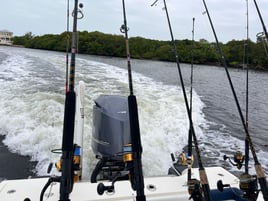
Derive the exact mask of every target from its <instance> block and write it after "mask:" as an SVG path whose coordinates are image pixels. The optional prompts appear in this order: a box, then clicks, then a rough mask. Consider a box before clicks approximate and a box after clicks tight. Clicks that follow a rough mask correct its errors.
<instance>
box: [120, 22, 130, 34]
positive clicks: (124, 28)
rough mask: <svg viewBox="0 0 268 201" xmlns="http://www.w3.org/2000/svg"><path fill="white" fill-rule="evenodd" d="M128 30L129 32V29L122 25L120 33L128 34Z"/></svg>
mask: <svg viewBox="0 0 268 201" xmlns="http://www.w3.org/2000/svg"><path fill="white" fill-rule="evenodd" d="M128 30H129V28H128V27H126V26H125V25H124V24H122V25H121V27H120V32H121V33H126V32H128Z"/></svg>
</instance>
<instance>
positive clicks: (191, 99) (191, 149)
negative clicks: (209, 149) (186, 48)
mask: <svg viewBox="0 0 268 201" xmlns="http://www.w3.org/2000/svg"><path fill="white" fill-rule="evenodd" d="M194 22H195V18H193V29H192V51H191V54H192V55H191V57H192V59H191V80H190V85H191V87H190V115H191V117H192V110H193V74H194V68H193V67H194ZM192 138H193V136H192V130H191V126H190V128H189V134H188V157H190V159H191V157H192V152H193V147H192V141H193V140H192ZM191 163H192V161H191ZM191 163H190V164H188V181H189V180H190V179H191Z"/></svg>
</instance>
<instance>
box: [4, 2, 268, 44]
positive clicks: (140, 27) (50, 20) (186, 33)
mask: <svg viewBox="0 0 268 201" xmlns="http://www.w3.org/2000/svg"><path fill="white" fill-rule="evenodd" d="M73 1H74V0H70V7H71V8H70V9H71V10H72V9H73ZM248 1H249V33H250V38H251V40H253V41H255V40H256V34H257V33H258V32H261V31H262V25H261V23H260V20H259V17H258V15H257V11H256V8H255V5H254V3H253V0H248ZM79 2H81V3H83V4H84V8H83V13H84V18H83V19H81V20H79V22H78V29H79V30H80V31H84V30H86V31H89V32H91V31H100V32H104V33H111V34H121V33H120V31H119V28H120V26H121V24H122V23H123V17H122V16H123V14H122V1H121V0H83V1H82V0H80V1H79ZM125 2H126V9H127V20H128V26H129V28H130V30H129V36H130V37H132V36H141V37H144V38H150V39H157V40H170V34H169V29H168V24H167V19H166V15H165V12H164V10H163V9H162V8H163V7H164V5H163V1H162V0H159V2H158V3H157V5H156V6H154V7H151V4H152V3H153V2H154V0H125ZM166 2H167V7H168V11H169V16H170V20H171V24H172V27H173V34H174V37H175V38H176V39H187V38H188V39H191V38H192V19H193V17H195V39H196V40H199V39H201V38H204V39H207V40H209V41H211V42H212V41H214V37H213V35H212V31H211V27H210V24H209V21H208V18H207V15H206V14H203V13H204V10H205V9H204V5H203V2H202V0H166ZM0 3H1V4H0V5H1V7H0V19H1V20H0V30H3V29H6V30H9V31H11V32H13V33H14V35H17V36H20V35H24V34H25V33H26V32H32V33H33V34H34V35H43V34H48V33H55V34H58V33H62V32H64V31H65V30H66V18H67V11H66V10H67V0H7V1H5V2H4V0H0ZM206 3H207V7H208V9H209V12H210V15H211V17H212V20H213V23H214V26H215V29H216V32H217V35H218V38H219V41H222V42H227V41H230V40H232V39H236V40H243V39H244V38H246V0H206ZM257 3H258V5H259V8H260V11H261V14H262V17H263V20H264V22H265V23H268V2H267V0H257ZM70 24H72V23H70ZM70 29H72V28H70Z"/></svg>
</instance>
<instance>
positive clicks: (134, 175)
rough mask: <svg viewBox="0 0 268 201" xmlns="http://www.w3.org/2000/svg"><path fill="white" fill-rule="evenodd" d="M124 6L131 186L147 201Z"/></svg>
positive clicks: (138, 199)
mask: <svg viewBox="0 0 268 201" xmlns="http://www.w3.org/2000/svg"><path fill="white" fill-rule="evenodd" d="M122 5H123V18H124V24H123V25H122V26H121V28H120V31H121V32H122V33H124V34H125V41H126V54H127V67H128V82H129V92H130V95H129V96H128V109H129V124H130V135H131V142H132V156H133V162H132V165H133V167H132V168H131V171H130V177H131V185H132V188H133V190H135V191H136V200H137V201H146V197H145V194H144V178H143V173H142V160H141V157H142V145H141V137H140V127H139V117H138V106H137V100H136V96H135V95H134V92H133V84H132V71H131V62H130V52H129V43H128V30H129V29H128V27H127V17H126V8H125V1H124V0H122Z"/></svg>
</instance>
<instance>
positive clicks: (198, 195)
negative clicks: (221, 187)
mask: <svg viewBox="0 0 268 201" xmlns="http://www.w3.org/2000/svg"><path fill="white" fill-rule="evenodd" d="M187 185H188V193H189V194H190V197H189V200H190V199H193V200H194V201H202V200H203V196H202V188H201V184H200V181H199V180H197V179H190V180H188V182H187Z"/></svg>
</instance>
